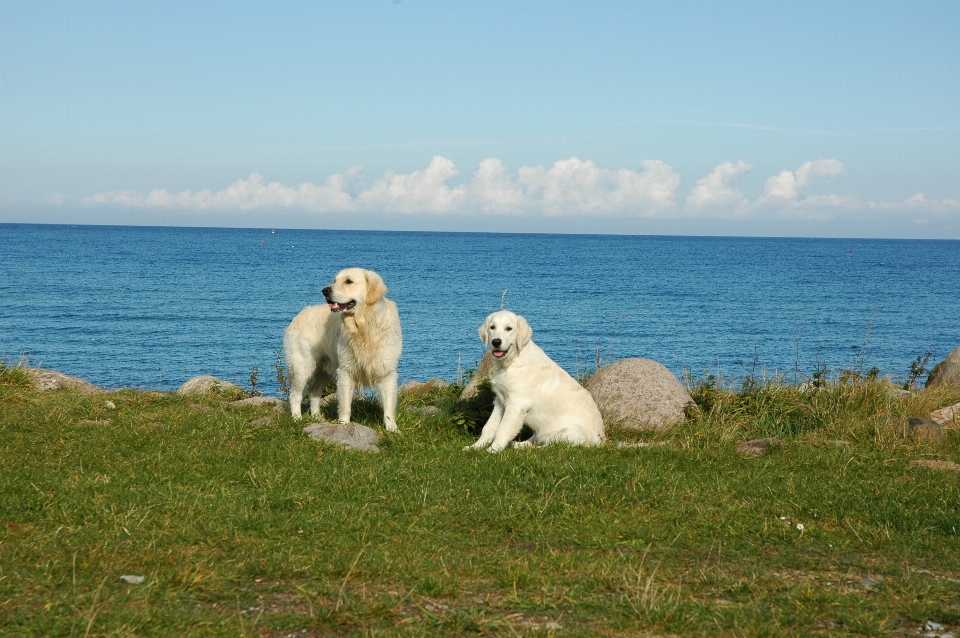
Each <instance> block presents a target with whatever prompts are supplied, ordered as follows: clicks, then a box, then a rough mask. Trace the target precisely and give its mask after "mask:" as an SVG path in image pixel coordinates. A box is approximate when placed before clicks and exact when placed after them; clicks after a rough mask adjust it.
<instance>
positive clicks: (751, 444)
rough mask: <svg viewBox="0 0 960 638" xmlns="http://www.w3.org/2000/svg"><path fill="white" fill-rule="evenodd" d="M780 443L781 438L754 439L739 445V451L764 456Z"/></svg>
mask: <svg viewBox="0 0 960 638" xmlns="http://www.w3.org/2000/svg"><path fill="white" fill-rule="evenodd" d="M777 445H780V440H779V439H772V438H771V439H753V440H752V441H746V442H744V443H741V444H740V445H738V446H737V452H739V453H740V454H743V455H744V456H762V455H764V454H766V453H767V452H769V451H770V450H771V449H772V448H774V447H776V446H777Z"/></svg>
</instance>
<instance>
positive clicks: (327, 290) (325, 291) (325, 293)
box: [320, 286, 333, 297]
mask: <svg viewBox="0 0 960 638" xmlns="http://www.w3.org/2000/svg"><path fill="white" fill-rule="evenodd" d="M332 289H333V286H327V287H326V288H324V289H323V290H321V291H320V292H322V293H323V296H324V297H326V296H327V295H329V294H330V291H331V290H332Z"/></svg>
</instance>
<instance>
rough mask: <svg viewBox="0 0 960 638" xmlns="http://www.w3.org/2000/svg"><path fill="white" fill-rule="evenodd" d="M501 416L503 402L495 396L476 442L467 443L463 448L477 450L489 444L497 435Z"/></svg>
mask: <svg viewBox="0 0 960 638" xmlns="http://www.w3.org/2000/svg"><path fill="white" fill-rule="evenodd" d="M502 418H503V404H502V403H500V399H499V398H497V399H494V400H493V412H492V413H491V414H490V418H489V419H487V423H486V425H484V426H483V430H481V431H480V438H479V439H477V442H476V443H474V444H473V445H468V446H467V447H465V448H463V449H464V450H477V449H479V448H484V447H487V446H488V445H490V444H491V443H492V442H493V437H495V436H496V435H497V428H498V427H500V420H501V419H502Z"/></svg>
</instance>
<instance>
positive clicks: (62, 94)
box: [0, 0, 960, 239]
mask: <svg viewBox="0 0 960 638" xmlns="http://www.w3.org/2000/svg"><path fill="white" fill-rule="evenodd" d="M958 33H960V3H958V2H903V3H901V2H825V3H819V2H807V1H805V2H604V1H602V0H594V1H590V2H548V1H544V2H490V1H484V2H469V1H462V2H452V1H447V2H417V1H413V0H401V1H400V2H396V1H390V0H382V1H381V0H377V1H371V2H364V1H360V0H358V1H351V2H308V3H292V2H248V3H244V2H227V3H218V2H183V3H180V2H166V1H165V2H149V1H145V2H84V1H79V2H66V3H60V2H32V1H31V2H12V1H9V0H0V220H2V221H4V222H28V221H37V222H53V223H60V222H63V223H109V224H170V225H205V226H254V227H294V228H379V229H414V230H480V231H508V232H509V231H539V232H615V233H621V232H624V233H667V234H685V235H686V234H726V235H796V236H840V237H931V238H951V239H957V238H960V36H958Z"/></svg>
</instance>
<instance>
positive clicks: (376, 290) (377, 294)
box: [364, 270, 387, 303]
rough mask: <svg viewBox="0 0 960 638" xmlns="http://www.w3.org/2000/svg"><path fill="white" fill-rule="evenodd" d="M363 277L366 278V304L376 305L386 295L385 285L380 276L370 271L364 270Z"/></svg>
mask: <svg viewBox="0 0 960 638" xmlns="http://www.w3.org/2000/svg"><path fill="white" fill-rule="evenodd" d="M364 275H365V276H366V278H367V303H376V302H378V301H380V300H381V299H383V296H384V295H385V294H387V285H386V284H385V283H383V279H381V278H380V275H378V274H377V273H375V272H373V271H372V270H365V271H364Z"/></svg>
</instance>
